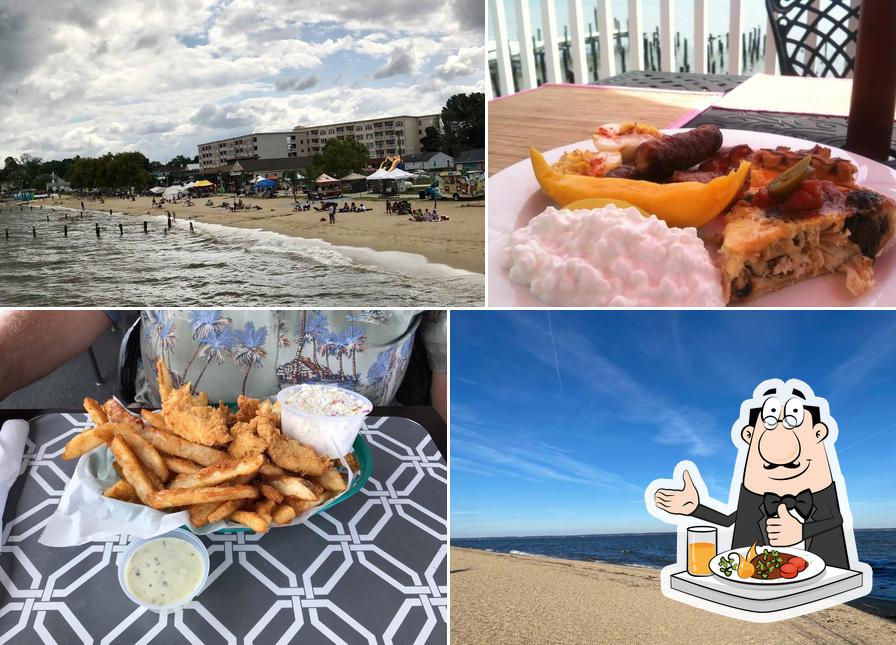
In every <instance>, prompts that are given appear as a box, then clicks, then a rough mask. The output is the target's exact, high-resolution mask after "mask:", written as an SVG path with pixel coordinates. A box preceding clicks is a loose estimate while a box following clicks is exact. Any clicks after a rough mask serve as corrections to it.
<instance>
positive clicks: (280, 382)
mask: <svg viewBox="0 0 896 645" xmlns="http://www.w3.org/2000/svg"><path fill="white" fill-rule="evenodd" d="M124 315H126V314H125V313H124V312H115V311H110V312H103V311H98V310H84V309H81V310H55V311H54V310H8V311H4V312H0V400H3V399H4V398H5V397H6V396H8V395H9V394H11V393H12V392H14V391H15V390H17V389H19V388H22V387H24V386H26V385H28V384H30V383H33V382H34V381H36V380H38V379H40V378H42V377H43V376H46V375H47V374H49V373H50V372H52V371H53V370H55V369H56V368H57V367H59V366H60V365H62V364H63V363H65V362H66V361H68V360H70V359H71V358H73V357H75V356H77V355H78V354H80V353H81V352H84V351H86V350H87V349H88V348H89V347H90V345H91V344H92V343H94V342H96V340H97V339H98V338H100V337H101V336H102V334H103V333H104V332H106V331H107V330H108V329H109V327H110V325H112V323H113V322H114V323H116V324H119V325H122V324H125V323H127V322H129V321H125V320H123V316H124ZM447 325H448V321H447V314H446V312H444V311H427V310H419V309H418V310H411V309H404V310H372V309H371V310H327V311H324V310H292V311H274V310H264V309H254V310H237V311H221V310H193V311H190V310H144V311H143V312H141V314H140V327H139V328H135V331H136V333H137V335H136V338H139V345H140V349H139V355H140V359H141V360H140V363H138V365H137V370H136V374H135V376H136V378H135V381H134V382H133V383H131V384H130V385H131V386H132V387H133V390H132V391H133V392H134V402H136V403H137V404H139V405H141V406H144V407H149V408H154V407H158V406H159V403H160V401H159V393H158V389H157V388H158V384H157V381H156V374H155V365H156V359H157V358H158V357H159V356H161V355H162V354H164V356H165V361H166V364H167V365H168V367H169V369H170V370H171V371H172V374H173V375H174V377H175V378H176V379H177V381H178V383H186V382H191V383H192V384H193V386H194V387H195V388H196V389H197V390H201V391H203V392H207V393H208V395H209V399H210V400H213V401H218V400H221V401H236V400H237V398H238V396H239V395H240V394H241V393H244V394H246V395H247V396H251V397H259V398H265V397H268V396H272V395H275V394H276V393H277V392H278V391H279V390H280V389H282V388H284V387H287V386H289V385H293V384H297V383H331V384H334V385H339V386H340V387H345V388H348V389H351V390H355V391H357V392H359V393H360V394H363V395H364V396H366V397H367V398H368V399H370V400H371V401H372V402H373V404H374V405H392V404H394V402H395V400H396V396H397V395H398V396H400V397H401V400H402V402H406V403H413V404H431V405H432V406H433V408H434V409H435V410H436V412H437V413H438V414H439V415H440V416H441V417H442V418H443V419H445V418H446V413H447V382H448V380H447V374H446V372H447V350H448V346H447ZM196 330H201V332H202V333H201V334H197V333H196ZM330 339H339V340H340V342H345V343H351V344H352V346H353V348H354V349H352V350H351V351H350V352H349V354H348V358H347V359H346V360H345V361H340V365H339V366H337V364H336V363H335V362H334V361H333V360H331V356H332V354H331V353H328V352H329V350H328V349H326V348H327V347H328V343H330V342H332V341H331V340H330ZM247 346H248V347H251V349H252V352H253V354H254V355H256V356H261V357H264V360H263V361H260V360H259V361H255V362H254V363H252V365H251V366H249V368H248V370H247V369H246V367H245V366H244V364H243V363H241V362H239V361H237V360H236V359H235V358H234V356H235V355H236V352H237V351H238V350H239V349H240V348H245V347H247ZM213 356H217V357H220V359H221V360H217V359H213V358H210V357H213ZM399 388H400V389H401V392H400V393H399Z"/></svg>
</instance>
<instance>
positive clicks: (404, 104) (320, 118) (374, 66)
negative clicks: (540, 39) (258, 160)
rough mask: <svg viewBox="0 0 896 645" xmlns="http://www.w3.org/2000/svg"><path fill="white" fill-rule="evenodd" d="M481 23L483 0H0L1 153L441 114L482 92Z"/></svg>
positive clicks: (67, 153) (189, 141)
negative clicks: (457, 98)
mask: <svg viewBox="0 0 896 645" xmlns="http://www.w3.org/2000/svg"><path fill="white" fill-rule="evenodd" d="M483 29H484V2H483V0H385V1H382V0H366V1H362V0H330V1H327V0H263V1H262V0H190V1H189V2H184V1H182V0H128V1H127V2H122V1H119V2H114V1H112V0H81V1H75V2H72V1H68V2H65V1H58V2H57V1H52V0H0V160H2V159H4V158H5V157H7V156H10V155H12V156H16V157H18V156H19V155H21V154H22V153H25V152H27V153H30V154H32V155H36V156H39V157H42V158H44V159H52V158H57V159H61V158H63V157H72V156H74V155H76V154H80V155H97V154H103V153H105V152H107V151H112V152H118V151H121V150H140V151H141V152H143V153H144V154H146V155H147V156H148V157H149V158H150V159H155V160H159V161H167V160H168V159H170V158H171V157H173V156H174V155H176V154H186V155H188V156H193V155H195V154H196V145H197V144H198V143H200V142H203V141H210V140H214V139H219V138H224V137H227V136H231V135H235V134H241V133H246V132H250V131H266V130H290V129H292V128H293V127H294V126H296V125H298V124H303V125H314V124H316V123H323V122H332V121H342V120H348V119H354V118H365V117H376V116H380V115H388V114H394V113H402V114H422V113H428V112H437V111H438V110H439V109H440V108H441V106H442V105H443V104H444V102H445V100H446V99H447V98H448V97H449V96H451V95H452V94H455V93H457V92H474V91H478V92H481V91H483V87H484V80H483V77H484V71H483V69H484V66H483V65H484V51H483V41H484V35H483ZM0 163H2V161H0Z"/></svg>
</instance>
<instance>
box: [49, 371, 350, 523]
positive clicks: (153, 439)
mask: <svg viewBox="0 0 896 645" xmlns="http://www.w3.org/2000/svg"><path fill="white" fill-rule="evenodd" d="M158 370H159V390H160V392H161V395H162V412H161V413H159V412H152V411H150V410H141V413H140V416H139V417H138V416H136V415H135V414H131V412H130V411H129V410H128V409H127V408H125V407H124V406H123V405H122V404H121V403H119V402H118V401H117V400H115V399H109V400H108V401H106V403H104V404H102V405H100V403H99V402H97V401H95V400H93V399H91V398H89V397H87V398H85V399H84V409H85V411H86V412H87V413H88V415H89V416H90V418H91V419H92V420H93V422H94V424H95V426H94V427H92V428H86V429H85V430H83V431H82V432H80V433H79V434H78V435H76V436H75V437H72V439H71V440H69V442H68V443H67V444H66V445H65V448H64V450H63V458H64V459H75V458H77V457H80V456H82V455H84V454H85V453H87V452H89V451H90V450H93V449H95V448H97V447H100V446H102V445H104V444H105V445H106V446H108V448H109V450H110V452H111V454H112V457H113V461H112V466H113V467H114V468H115V470H116V472H117V473H118V476H119V480H118V481H117V482H115V483H114V484H112V485H111V486H109V487H107V488H106V489H105V490H104V491H103V495H104V496H105V497H108V498H110V499H115V500H119V501H122V502H126V503H133V504H144V505H146V506H149V507H151V508H154V509H158V510H162V511H168V510H171V511H179V510H186V511H188V513H189V516H190V523H191V524H192V525H193V526H194V527H196V528H198V527H201V526H205V525H208V524H212V523H215V522H220V521H223V520H227V521H231V522H236V523H238V524H242V525H244V526H247V527H249V528H250V529H252V530H253V531H256V532H259V533H261V532H264V531H267V530H268V528H269V527H270V526H271V525H272V524H276V525H283V524H289V523H290V522H292V521H293V520H294V519H295V518H296V517H297V516H299V515H301V514H302V513H304V512H306V511H307V510H309V509H311V508H314V507H316V506H318V505H320V504H321V503H322V502H323V501H325V500H327V499H330V498H331V497H333V496H335V495H338V494H341V493H342V492H344V491H345V490H346V479H345V476H344V475H343V474H341V473H340V472H338V471H337V470H335V469H334V467H338V461H332V460H330V459H327V458H324V457H321V456H320V455H317V454H316V453H315V452H314V451H313V450H312V449H311V448H309V447H308V446H304V445H302V444H300V443H298V442H296V441H295V440H293V439H290V438H288V437H286V436H285V435H283V434H281V431H280V408H279V406H278V405H277V404H272V403H271V402H270V401H259V400H257V399H249V398H247V397H245V396H241V397H240V400H239V411H238V412H237V413H233V412H231V411H230V410H229V409H228V408H227V407H226V406H224V405H223V404H219V405H218V406H210V405H208V396H207V395H206V394H204V393H202V392H198V393H197V394H195V395H194V394H192V389H191V386H190V384H189V383H180V382H179V381H178V382H179V386H178V389H175V388H174V379H172V377H171V374H170V373H169V372H168V369H167V368H166V367H165V364H164V363H163V362H162V361H159V363H158ZM173 420H176V421H177V423H178V425H177V427H176V428H175V430H176V431H175V432H172V431H171V429H170V428H171V427H172V426H171V425H170V422H171V421H173ZM222 423H223V431H222ZM352 457H353V456H352ZM272 462H279V463H272Z"/></svg>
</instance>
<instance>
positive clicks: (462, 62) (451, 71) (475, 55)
mask: <svg viewBox="0 0 896 645" xmlns="http://www.w3.org/2000/svg"><path fill="white" fill-rule="evenodd" d="M484 55H485V48H484V47H464V48H463V49H460V50H459V51H458V52H457V53H456V54H451V55H450V56H448V57H447V58H446V59H445V62H444V63H442V64H441V65H439V66H438V67H437V68H436V71H438V72H439V74H441V75H442V78H445V79H451V78H456V77H458V76H468V75H471V74H480V73H481V72H482V65H483V63H482V61H483V56H484Z"/></svg>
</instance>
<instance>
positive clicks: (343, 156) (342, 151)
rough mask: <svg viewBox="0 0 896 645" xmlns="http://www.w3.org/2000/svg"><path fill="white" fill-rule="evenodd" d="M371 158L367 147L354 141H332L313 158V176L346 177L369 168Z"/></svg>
mask: <svg viewBox="0 0 896 645" xmlns="http://www.w3.org/2000/svg"><path fill="white" fill-rule="evenodd" d="M369 159H370V157H369V155H368V152H367V146H365V145H364V144H363V143H359V142H358V141H355V140H354V139H330V140H329V141H327V143H326V144H324V148H323V150H321V152H320V153H319V154H316V155H314V156H313V157H312V158H311V170H312V171H313V172H312V176H313V177H317V176H319V175H321V174H323V173H326V174H328V175H330V176H331V177H336V178H337V179H338V178H339V177H345V176H346V175H348V174H351V173H353V172H358V171H359V170H362V169H363V168H365V167H366V166H367V162H368V161H369Z"/></svg>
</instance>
